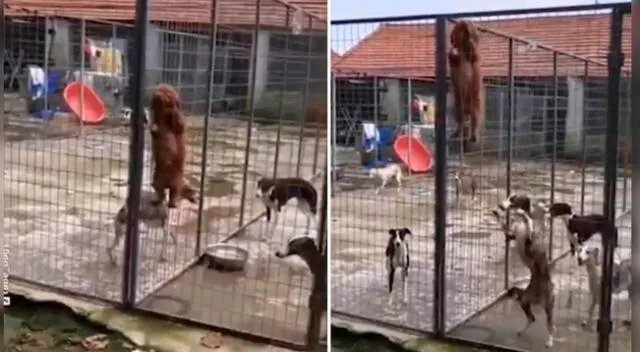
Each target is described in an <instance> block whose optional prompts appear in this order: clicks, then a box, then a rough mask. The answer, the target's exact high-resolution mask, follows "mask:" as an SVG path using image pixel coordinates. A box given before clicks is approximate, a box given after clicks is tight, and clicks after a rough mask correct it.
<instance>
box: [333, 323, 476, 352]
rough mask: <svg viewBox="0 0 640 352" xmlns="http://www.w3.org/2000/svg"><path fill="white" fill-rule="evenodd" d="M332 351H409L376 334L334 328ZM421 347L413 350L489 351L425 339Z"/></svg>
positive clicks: (449, 351) (446, 351) (443, 351)
mask: <svg viewBox="0 0 640 352" xmlns="http://www.w3.org/2000/svg"><path fill="white" fill-rule="evenodd" d="M331 339H332V341H331V347H332V348H333V350H332V352H404V351H409V350H407V349H404V348H403V347H401V346H399V345H397V344H394V343H392V342H391V341H389V340H388V339H386V338H385V337H383V336H381V335H376V334H361V335H358V334H352V333H349V332H348V331H346V330H344V329H336V328H333V329H332V330H331ZM418 344H419V345H420V347H419V348H418V347H416V348H412V349H411V351H420V352H488V350H481V349H476V348H473V347H469V346H462V345H459V344H453V343H445V342H440V341H434V340H429V339H424V340H422V341H420V342H419V343H417V344H412V345H418Z"/></svg>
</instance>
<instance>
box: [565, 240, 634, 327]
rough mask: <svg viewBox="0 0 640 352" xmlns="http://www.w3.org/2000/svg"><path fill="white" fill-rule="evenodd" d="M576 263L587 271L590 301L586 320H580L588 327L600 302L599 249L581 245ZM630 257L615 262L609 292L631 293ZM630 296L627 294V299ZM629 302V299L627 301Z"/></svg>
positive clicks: (590, 325) (591, 323)
mask: <svg viewBox="0 0 640 352" xmlns="http://www.w3.org/2000/svg"><path fill="white" fill-rule="evenodd" d="M577 253H578V265H579V266H584V268H585V270H586V272H587V278H588V282H589V294H590V297H591V303H590V305H589V315H588V317H587V320H585V321H583V322H582V326H584V327H586V328H587V329H590V328H591V327H592V325H593V312H594V310H595V308H596V306H597V305H598V304H599V303H600V285H601V284H602V275H601V269H600V249H599V248H598V247H595V246H589V245H586V244H585V245H582V246H580V247H579V249H578V251H577ZM631 277H632V274H631V259H625V260H622V261H621V262H620V263H615V264H614V267H613V285H612V286H611V292H612V293H613V294H619V293H621V292H625V291H626V292H627V293H629V294H631ZM630 299H631V297H630V296H629V300H630ZM629 303H631V301H629Z"/></svg>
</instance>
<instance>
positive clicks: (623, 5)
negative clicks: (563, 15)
mask: <svg viewBox="0 0 640 352" xmlns="http://www.w3.org/2000/svg"><path fill="white" fill-rule="evenodd" d="M610 9H619V10H620V11H624V12H631V3H629V2H617V3H610V4H593V5H576V6H558V7H546V8H545V7H543V8H528V9H517V10H499V11H476V12H458V13H442V14H425V15H413V16H389V17H370V18H356V19H344V20H333V21H331V25H332V26H335V25H341V24H363V23H377V22H400V21H407V22H408V21H420V20H435V19H438V18H442V17H444V18H451V17H453V18H455V17H495V16H517V15H529V14H531V13H539V14H553V13H557V12H580V11H595V10H610Z"/></svg>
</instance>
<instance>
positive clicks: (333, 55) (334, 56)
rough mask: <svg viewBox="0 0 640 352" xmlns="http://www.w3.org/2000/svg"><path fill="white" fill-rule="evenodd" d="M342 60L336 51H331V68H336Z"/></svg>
mask: <svg viewBox="0 0 640 352" xmlns="http://www.w3.org/2000/svg"><path fill="white" fill-rule="evenodd" d="M341 58H342V56H340V55H339V54H338V53H336V52H335V51H333V50H331V66H332V67H333V66H335V65H337V64H338V61H339V60H340V59H341Z"/></svg>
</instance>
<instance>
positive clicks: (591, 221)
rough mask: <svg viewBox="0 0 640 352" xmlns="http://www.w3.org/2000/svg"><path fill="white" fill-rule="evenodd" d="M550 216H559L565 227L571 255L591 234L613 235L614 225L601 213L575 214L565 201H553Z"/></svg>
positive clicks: (574, 253)
mask: <svg viewBox="0 0 640 352" xmlns="http://www.w3.org/2000/svg"><path fill="white" fill-rule="evenodd" d="M549 213H550V215H551V218H556V217H559V218H560V219H562V221H563V222H564V224H565V226H566V227H567V236H568V240H569V244H570V246H571V255H573V256H575V255H576V250H577V248H578V246H580V245H582V244H583V243H584V242H586V241H587V240H589V239H590V238H591V237H593V235H595V234H598V233H599V234H600V236H601V237H604V236H613V233H614V232H615V225H614V224H612V223H611V221H609V219H607V217H606V216H604V215H601V214H589V215H577V214H574V213H573V209H572V208H571V206H570V205H569V204H567V203H554V204H553V205H551V207H550V208H549Z"/></svg>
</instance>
